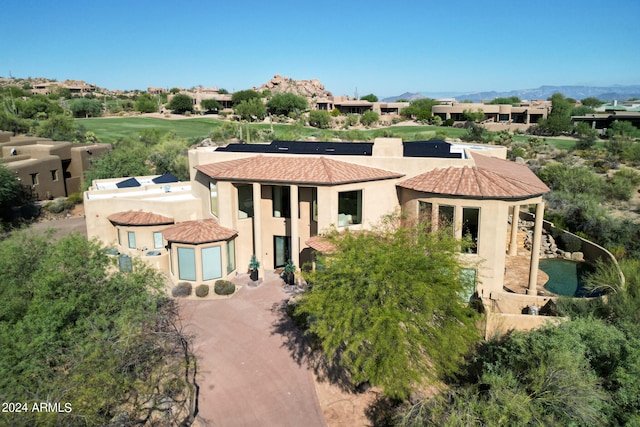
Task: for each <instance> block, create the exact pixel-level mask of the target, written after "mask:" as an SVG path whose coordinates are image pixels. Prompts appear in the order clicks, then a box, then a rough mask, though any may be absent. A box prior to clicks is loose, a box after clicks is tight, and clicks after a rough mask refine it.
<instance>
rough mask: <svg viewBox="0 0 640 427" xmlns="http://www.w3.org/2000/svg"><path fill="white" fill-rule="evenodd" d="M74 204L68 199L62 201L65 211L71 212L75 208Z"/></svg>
mask: <svg viewBox="0 0 640 427" xmlns="http://www.w3.org/2000/svg"><path fill="white" fill-rule="evenodd" d="M75 205H76V202H75V201H73V200H71V199H69V198H68V197H67V198H66V199H64V200H63V201H62V206H63V207H64V209H65V210H71V209H73V208H74V207H75Z"/></svg>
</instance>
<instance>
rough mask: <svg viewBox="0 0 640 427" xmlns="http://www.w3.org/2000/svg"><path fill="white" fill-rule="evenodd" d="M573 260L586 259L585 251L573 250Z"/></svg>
mask: <svg viewBox="0 0 640 427" xmlns="http://www.w3.org/2000/svg"><path fill="white" fill-rule="evenodd" d="M571 260H572V261H584V253H582V252H573V253H571Z"/></svg>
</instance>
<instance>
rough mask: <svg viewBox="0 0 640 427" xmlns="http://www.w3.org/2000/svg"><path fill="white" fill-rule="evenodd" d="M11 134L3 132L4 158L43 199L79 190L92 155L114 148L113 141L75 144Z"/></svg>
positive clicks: (1, 157) (1, 155)
mask: <svg viewBox="0 0 640 427" xmlns="http://www.w3.org/2000/svg"><path fill="white" fill-rule="evenodd" d="M11 135H12V134H11V132H0V162H1V163H3V164H4V165H5V166H6V167H7V168H8V169H10V170H12V171H14V172H15V173H16V176H17V177H18V180H19V181H20V183H21V184H22V185H24V186H28V187H30V188H31V192H32V194H33V195H34V196H36V197H37V198H39V199H41V200H45V199H51V198H54V197H65V196H68V195H69V194H72V193H77V192H79V191H80V190H81V189H82V183H83V181H84V172H85V171H86V170H87V169H88V168H89V166H90V164H91V159H95V158H98V157H100V156H101V155H102V154H103V153H105V152H107V151H109V150H111V145H109V144H72V143H71V142H67V141H52V140H50V139H47V138H38V137H12V136H11Z"/></svg>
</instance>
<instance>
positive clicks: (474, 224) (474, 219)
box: [462, 208, 480, 254]
mask: <svg viewBox="0 0 640 427" xmlns="http://www.w3.org/2000/svg"><path fill="white" fill-rule="evenodd" d="M479 219H480V209H479V208H462V237H464V238H468V239H469V240H471V246H470V247H468V248H467V251H468V252H470V253H473V254H475V253H478V221H479Z"/></svg>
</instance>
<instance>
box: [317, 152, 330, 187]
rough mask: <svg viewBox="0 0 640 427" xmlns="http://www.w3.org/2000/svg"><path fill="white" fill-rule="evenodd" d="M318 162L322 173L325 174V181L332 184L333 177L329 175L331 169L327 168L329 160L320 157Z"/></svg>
mask: <svg viewBox="0 0 640 427" xmlns="http://www.w3.org/2000/svg"><path fill="white" fill-rule="evenodd" d="M320 162H321V163H322V167H323V168H324V172H325V173H326V174H327V180H328V181H329V182H330V183H333V175H332V174H331V169H330V168H329V165H328V164H327V163H329V159H327V158H326V157H324V156H320Z"/></svg>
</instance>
